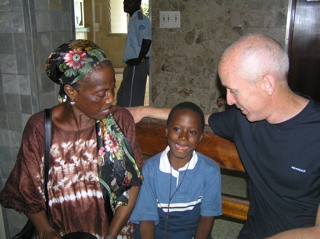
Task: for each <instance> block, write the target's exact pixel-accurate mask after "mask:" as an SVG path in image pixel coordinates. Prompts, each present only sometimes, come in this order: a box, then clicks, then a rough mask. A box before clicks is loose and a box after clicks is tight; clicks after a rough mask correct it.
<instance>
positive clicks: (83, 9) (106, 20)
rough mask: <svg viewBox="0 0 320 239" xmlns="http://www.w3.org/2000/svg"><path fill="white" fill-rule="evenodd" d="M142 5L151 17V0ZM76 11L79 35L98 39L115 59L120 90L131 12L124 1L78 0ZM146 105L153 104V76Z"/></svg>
mask: <svg viewBox="0 0 320 239" xmlns="http://www.w3.org/2000/svg"><path fill="white" fill-rule="evenodd" d="M141 8H142V10H143V11H144V14H145V15H146V16H147V17H150V16H149V0H142V1H141ZM74 13H75V19H74V20H75V21H74V22H75V28H76V38H77V39H88V40H91V41H93V42H95V43H96V44H97V45H98V46H99V47H100V48H101V49H102V50H103V51H104V52H105V53H106V55H107V57H108V58H109V59H110V60H111V62H112V64H113V66H114V68H115V71H116V87H117V88H116V93H117V90H118V89H119V87H120V84H121V81H122V72H123V68H124V67H125V63H124V62H123V61H122V56H123V52H124V48H125V44H126V38H127V24H128V17H127V14H126V13H125V12H123V1H122V0H74ZM115 100H116V99H115ZM114 104H116V101H115V102H114ZM144 104H145V105H149V77H148V78H147V84H146V94H145V100H144Z"/></svg>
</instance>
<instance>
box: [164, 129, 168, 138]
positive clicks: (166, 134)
mask: <svg viewBox="0 0 320 239" xmlns="http://www.w3.org/2000/svg"><path fill="white" fill-rule="evenodd" d="M165 136H166V138H167V137H168V129H166V133H165Z"/></svg>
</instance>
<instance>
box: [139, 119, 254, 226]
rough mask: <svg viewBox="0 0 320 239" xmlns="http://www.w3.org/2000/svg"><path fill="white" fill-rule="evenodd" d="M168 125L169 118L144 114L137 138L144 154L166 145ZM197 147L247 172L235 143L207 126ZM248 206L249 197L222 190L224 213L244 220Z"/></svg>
mask: <svg viewBox="0 0 320 239" xmlns="http://www.w3.org/2000/svg"><path fill="white" fill-rule="evenodd" d="M165 128H166V121H164V120H157V119H151V118H144V119H143V120H142V121H141V122H139V123H138V124H136V133H137V139H138V141H139V145H140V148H141V151H142V153H143V154H144V155H147V156H153V155H155V154H157V153H160V152H162V151H163V150H164V149H165V148H166V146H167V140H166V138H165ZM197 151H198V152H199V153H202V154H204V155H206V156H207V157H209V158H211V159H212V160H214V161H215V162H216V163H217V164H218V165H219V166H220V168H222V169H225V170H232V171H238V172H245V170H244V168H243V165H242V163H241V161H240V158H239V155H238V153H237V150H236V148H235V145H234V144H233V143H232V142H230V141H228V140H225V139H223V138H221V137H219V136H217V135H216V134H215V133H213V132H212V130H211V129H210V128H209V127H207V126H206V128H205V132H204V136H203V138H202V141H201V143H200V144H199V146H198V148H197ZM248 208H249V201H248V199H246V198H243V197H238V196H233V195H229V194H222V213H223V215H224V216H227V217H231V218H234V219H239V220H243V221H245V220H247V213H248Z"/></svg>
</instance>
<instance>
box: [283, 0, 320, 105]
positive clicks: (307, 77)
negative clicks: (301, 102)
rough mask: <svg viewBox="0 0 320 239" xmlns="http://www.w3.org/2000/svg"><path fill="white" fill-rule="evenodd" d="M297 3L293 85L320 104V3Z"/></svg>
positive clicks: (292, 49)
mask: <svg viewBox="0 0 320 239" xmlns="http://www.w3.org/2000/svg"><path fill="white" fill-rule="evenodd" d="M294 1H295V4H294V5H295V6H293V8H292V11H293V14H292V16H294V18H293V21H292V33H291V39H290V41H289V42H290V44H291V45H290V46H289V56H290V70H289V85H290V87H291V89H292V90H294V91H299V92H301V93H303V94H307V95H310V96H311V97H312V98H314V99H316V100H318V101H320V2H319V1H316V2H307V1H306V0H294Z"/></svg>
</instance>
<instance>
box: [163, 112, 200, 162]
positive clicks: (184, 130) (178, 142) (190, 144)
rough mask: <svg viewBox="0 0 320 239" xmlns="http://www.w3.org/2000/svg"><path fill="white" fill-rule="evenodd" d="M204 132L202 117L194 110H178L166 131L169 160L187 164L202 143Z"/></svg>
mask: <svg viewBox="0 0 320 239" xmlns="http://www.w3.org/2000/svg"><path fill="white" fill-rule="evenodd" d="M202 135H203V132H202V129H201V124H200V117H199V115H198V114H197V113H195V112H193V111H192V110H188V109H183V110H177V111H176V112H175V113H174V115H173V117H172V118H171V122H169V126H168V127H167V129H166V136H167V138H168V145H169V147H170V151H169V154H168V157H169V160H170V162H171V163H172V162H173V161H176V160H179V161H180V162H181V161H185V163H187V162H188V161H189V160H190V159H191V157H192V154H193V151H194V150H195V149H196V148H197V146H198V144H199V143H200V141H201V138H202Z"/></svg>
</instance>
